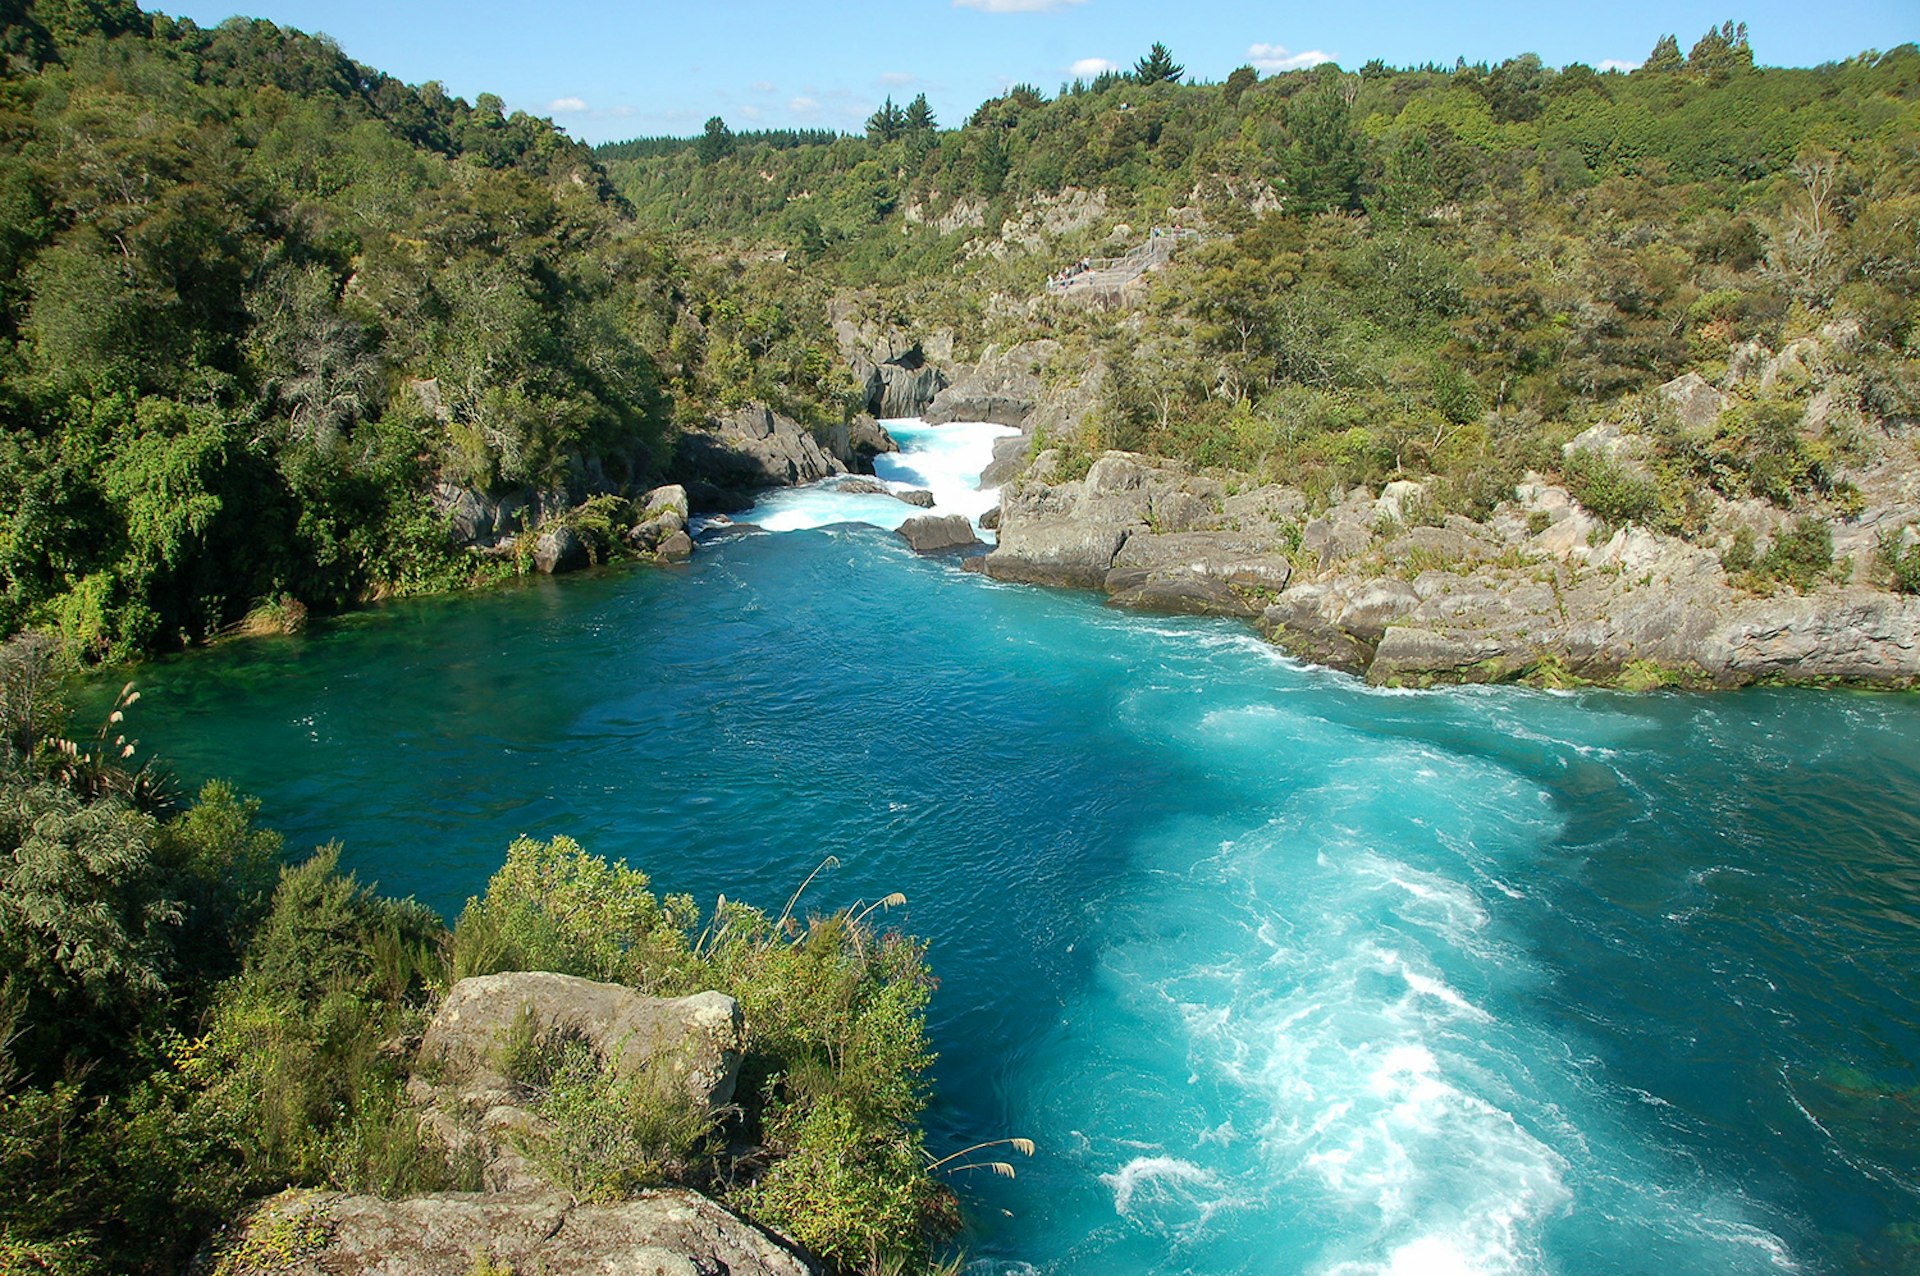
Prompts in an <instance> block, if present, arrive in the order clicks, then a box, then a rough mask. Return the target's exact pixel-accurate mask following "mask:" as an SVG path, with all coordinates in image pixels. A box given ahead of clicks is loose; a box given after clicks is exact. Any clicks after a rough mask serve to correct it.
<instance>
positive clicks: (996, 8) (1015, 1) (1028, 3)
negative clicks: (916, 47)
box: [953, 0, 1087, 13]
mask: <svg viewBox="0 0 1920 1276" xmlns="http://www.w3.org/2000/svg"><path fill="white" fill-rule="evenodd" d="M1086 2H1087V0H953V7H954V8H956V9H978V10H979V11H980V12H982V13H1052V12H1054V11H1055V10H1058V9H1068V8H1072V7H1073V6H1074V5H1076V4H1085V3H1086Z"/></svg>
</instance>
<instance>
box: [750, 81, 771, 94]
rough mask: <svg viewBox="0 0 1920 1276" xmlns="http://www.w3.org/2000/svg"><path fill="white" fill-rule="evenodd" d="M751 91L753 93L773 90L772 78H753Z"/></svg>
mask: <svg viewBox="0 0 1920 1276" xmlns="http://www.w3.org/2000/svg"><path fill="white" fill-rule="evenodd" d="M753 91H754V92H755V93H771V92H773V81H772V80H755V81H754V82H753Z"/></svg>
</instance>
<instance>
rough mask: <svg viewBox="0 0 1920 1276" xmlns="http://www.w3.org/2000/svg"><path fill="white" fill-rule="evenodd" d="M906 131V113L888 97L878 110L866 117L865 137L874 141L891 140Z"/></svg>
mask: <svg viewBox="0 0 1920 1276" xmlns="http://www.w3.org/2000/svg"><path fill="white" fill-rule="evenodd" d="M906 131H907V113H906V112H905V111H903V110H901V109H900V108H899V107H897V106H895V105H894V104H893V99H892V98H891V97H889V98H888V99H887V100H886V102H885V103H883V104H882V105H881V107H880V109H879V110H877V111H875V112H874V113H873V114H872V115H869V116H868V117H867V137H868V138H869V139H870V140H872V141H875V142H891V141H894V140H896V139H898V138H899V137H901V136H902V135H904V134H905V133H906Z"/></svg>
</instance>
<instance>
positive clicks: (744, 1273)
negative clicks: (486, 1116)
mask: <svg viewBox="0 0 1920 1276" xmlns="http://www.w3.org/2000/svg"><path fill="white" fill-rule="evenodd" d="M288 1237H293V1238H307V1239H305V1240H304V1241H303V1240H300V1239H295V1240H294V1241H292V1242H289V1241H288V1240H287V1239H286V1238H288ZM252 1250H260V1251H263V1252H267V1253H271V1254H273V1255H274V1257H275V1260H276V1265H275V1266H274V1268H273V1270H274V1271H275V1272H276V1273H281V1274H283V1276H459V1274H460V1273H462V1272H468V1271H471V1270H473V1269H474V1267H475V1265H476V1262H477V1260H480V1259H483V1258H484V1259H489V1260H490V1261H491V1262H493V1263H494V1264H496V1265H497V1266H499V1267H506V1268H510V1269H511V1270H513V1271H516V1272H544V1273H547V1276H715V1274H716V1273H728V1274H729V1276H812V1274H815V1273H817V1271H818V1269H817V1268H815V1267H814V1266H813V1265H812V1264H811V1263H809V1262H807V1261H806V1260H805V1259H803V1258H802V1257H801V1256H800V1255H799V1254H798V1253H797V1252H795V1251H794V1250H793V1249H791V1248H789V1247H788V1246H786V1245H784V1244H782V1243H781V1242H780V1241H778V1240H777V1239H775V1238H774V1237H773V1236H771V1235H769V1234H768V1233H766V1232H762V1231H760V1230H759V1229H757V1228H755V1227H753V1226H752V1225H751V1224H749V1223H746V1222H744V1221H743V1220H741V1219H739V1218H736V1217H735V1216H734V1215H732V1214H729V1213H728V1212H727V1211H726V1210H724V1209H722V1208H720V1206H718V1205H715V1204H714V1203H713V1202H712V1201H709V1200H707V1199H706V1198H705V1197H703V1196H700V1195H699V1194H698V1193H695V1192H689V1191H685V1190H681V1189H675V1190H669V1191H660V1192H650V1193H647V1194H646V1195H644V1196H642V1197H640V1198H639V1199H637V1200H632V1201H622V1202H619V1203H616V1204H610V1205H585V1204H581V1205H576V1204H574V1203H572V1202H571V1201H569V1200H568V1199H567V1198H566V1197H565V1196H561V1195H557V1194H540V1193H516V1194H488V1195H482V1194H475V1193H460V1192H446V1193H439V1194H435V1195H432V1196H416V1197H411V1198H409V1199H406V1200H399V1201H383V1200H380V1199H378V1198H376V1197H371V1196H346V1195H342V1194H340V1193H335V1192H306V1191H298V1190H290V1191H286V1192H282V1193H281V1194H280V1195H278V1196H275V1197H271V1198H269V1199H268V1200H266V1201H263V1202H261V1204H260V1205H258V1206H257V1207H255V1208H254V1209H253V1210H252V1211H251V1212H250V1213H249V1214H248V1215H247V1216H245V1217H244V1218H243V1219H241V1220H240V1222H239V1224H238V1225H237V1226H236V1227H234V1228H232V1229H230V1230H229V1231H228V1232H227V1233H226V1234H225V1235H224V1236H223V1237H222V1238H221V1240H220V1243H219V1244H218V1246H217V1247H216V1249H215V1253H214V1258H215V1260H216V1262H217V1261H218V1259H219V1258H220V1257H221V1256H223V1255H226V1254H233V1253H245V1252H250V1251H252ZM249 1270H251V1269H249Z"/></svg>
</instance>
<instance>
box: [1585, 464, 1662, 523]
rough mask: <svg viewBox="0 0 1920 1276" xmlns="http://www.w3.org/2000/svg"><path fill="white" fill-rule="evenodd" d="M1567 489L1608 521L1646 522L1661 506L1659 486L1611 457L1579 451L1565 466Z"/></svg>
mask: <svg viewBox="0 0 1920 1276" xmlns="http://www.w3.org/2000/svg"><path fill="white" fill-rule="evenodd" d="M1562 472H1563V473H1564V475H1565V477H1566V481H1567V491H1569V492H1571V493H1572V494H1573V498H1574V499H1575V500H1576V501H1579V502H1580V504H1582V505H1584V506H1585V507H1586V508H1587V509H1589V510H1591V511H1592V512H1593V513H1594V514H1595V515H1597V516H1598V517H1599V518H1601V519H1602V520H1604V521H1605V522H1608V523H1645V522H1647V521H1648V520H1649V519H1651V518H1653V516H1654V515H1656V514H1657V513H1658V512H1659V510H1660V486H1659V484H1658V483H1656V482H1655V481H1654V480H1653V479H1651V478H1649V477H1647V476H1646V475H1643V474H1639V473H1636V472H1635V471H1633V470H1632V469H1629V468H1628V467H1627V466H1624V465H1622V464H1620V463H1619V462H1618V461H1615V460H1613V459H1612V458H1611V457H1608V456H1604V455H1602V454H1601V453H1598V452H1587V451H1580V452H1575V453H1573V455H1571V456H1569V457H1568V458H1567V459H1566V463H1565V465H1564V466H1563V467H1562Z"/></svg>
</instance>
